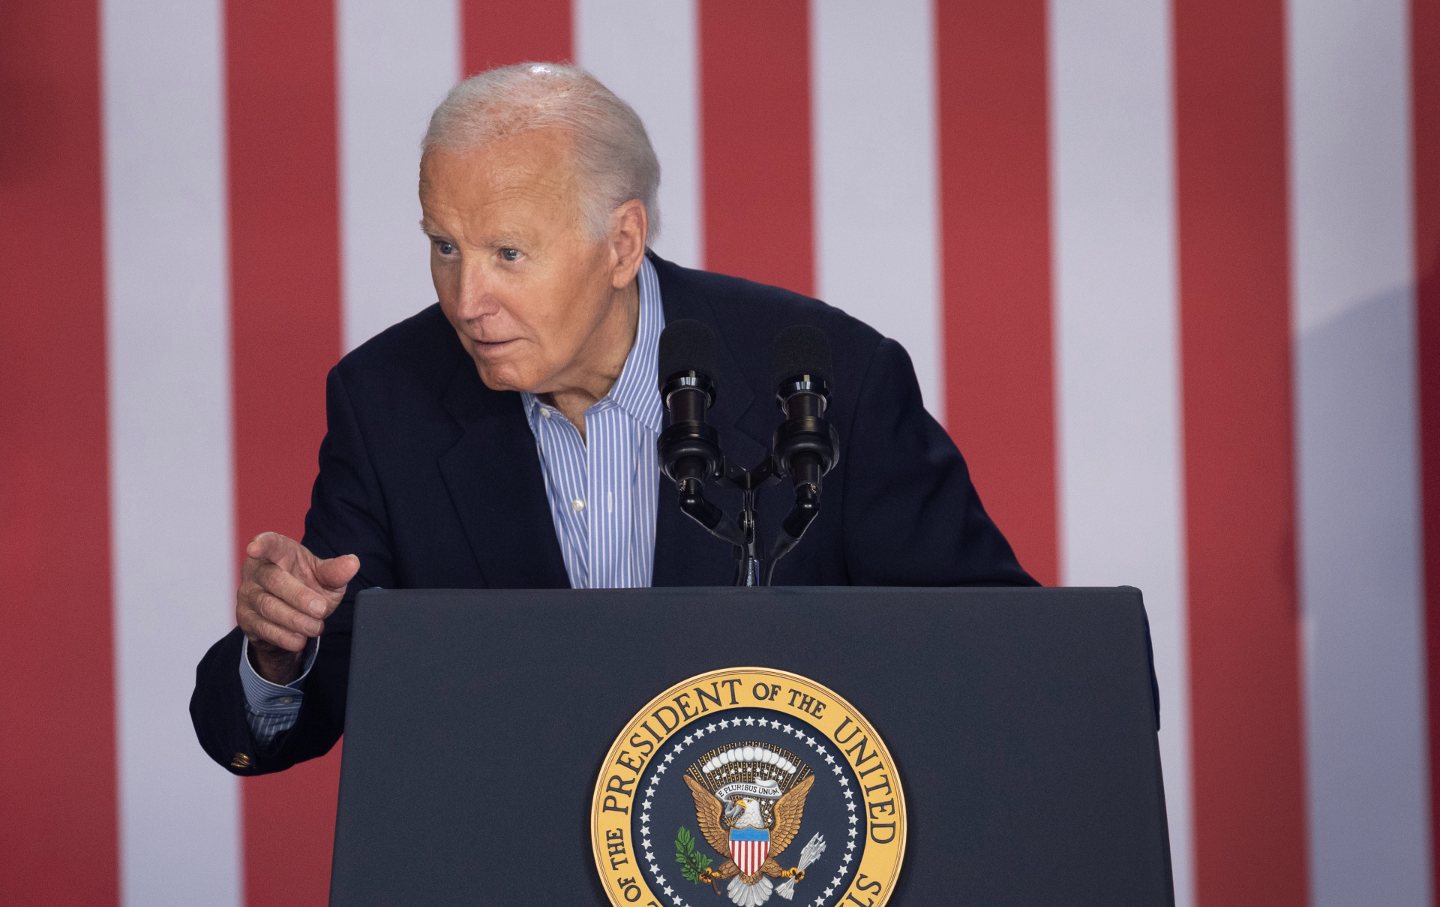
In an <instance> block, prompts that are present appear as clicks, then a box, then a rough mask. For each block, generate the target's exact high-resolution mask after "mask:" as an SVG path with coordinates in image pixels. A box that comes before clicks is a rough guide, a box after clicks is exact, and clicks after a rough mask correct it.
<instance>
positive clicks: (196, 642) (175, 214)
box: [0, 0, 1440, 905]
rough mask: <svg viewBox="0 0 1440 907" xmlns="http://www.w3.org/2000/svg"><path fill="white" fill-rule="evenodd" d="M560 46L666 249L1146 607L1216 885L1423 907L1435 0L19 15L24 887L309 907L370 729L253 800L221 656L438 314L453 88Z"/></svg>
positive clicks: (1183, 813)
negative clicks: (625, 146) (925, 408)
mask: <svg viewBox="0 0 1440 907" xmlns="http://www.w3.org/2000/svg"><path fill="white" fill-rule="evenodd" d="M525 58H572V59H575V60H577V61H578V62H580V63H581V64H582V65H584V66H587V67H589V68H590V69H591V70H592V71H594V72H595V73H596V74H597V75H599V76H600V77H601V78H602V79H604V80H605V81H607V82H608V83H609V84H610V85H611V86H612V87H613V88H615V89H616V90H617V91H618V92H619V93H620V94H621V95H622V96H624V97H626V98H627V99H629V100H630V101H631V102H632V103H634V104H635V106H636V107H637V108H638V109H639V110H640V111H641V113H642V115H643V116H644V117H645V119H646V121H647V122H648V124H649V125H650V128H651V130H652V135H653V137H654V140H655V143H656V145H657V147H658V150H659V152H660V156H661V160H662V162H663V165H664V168H665V179H664V185H663V188H662V193H661V196H662V207H663V213H664V219H665V234H664V236H663V237H662V239H661V240H660V242H659V244H658V248H659V250H660V251H661V252H662V253H663V254H665V255H667V256H669V257H670V258H672V259H675V260H678V261H680V262H682V263H687V264H694V265H699V266H705V267H710V268H712V269H716V270H724V271H732V272H738V273H742V274H746V275H748V276H752V277H755V278H758V279H761V280H767V281H771V282H775V283H780V284H784V285H787V286H790V287H793V288H796V289H799V290H802V291H807V292H814V293H817V294H819V295H821V296H823V297H825V298H827V299H828V300H830V301H832V302H834V303H837V304H839V305H841V306H843V307H844V308H847V309H849V310H850V311H852V312H854V313H855V314H857V315H859V316H861V317H862V318H865V319H867V320H869V321H871V322H872V323H874V324H875V325H877V326H878V327H880V328H881V329H882V330H884V331H885V332H887V333H889V334H891V335H892V336H895V337H897V338H899V339H900V340H902V341H903V342H904V343H905V345H906V346H907V347H908V348H909V349H910V351H911V353H912V355H913V356H914V358H915V362H916V366H917V368H918V371H919V374H920V378H921V381H922V384H923V386H924V387H925V389H926V393H927V399H928V400H929V403H930V406H931V408H932V409H933V410H934V411H935V412H936V413H938V414H941V415H942V416H943V418H944V419H945V421H946V423H947V424H948V426H949V427H950V429H951V431H952V432H953V433H954V435H955V436H956V438H957V439H958V440H959V441H960V443H961V445H962V447H963V448H964V449H965V450H966V452H967V453H968V454H969V456H970V457H971V462H972V465H973V468H974V472H975V475H976V478H977V482H978V484H979V487H980V489H981V491H982V493H983V494H984V496H985V498H986V500H987V502H988V503H989V505H990V507H991V509H992V510H993V512H994V513H995V514H996V515H997V517H998V519H999V521H1000V523H1001V525H1002V526H1003V527H1004V528H1005V529H1006V530H1007V532H1008V533H1009V535H1010V537H1011V538H1012V539H1013V540H1014V542H1015V543H1016V547H1017V548H1018V550H1019V552H1020V555H1021V557H1022V559H1023V560H1024V562H1025V563H1026V564H1027V565H1029V566H1030V568H1031V569H1032V570H1033V571H1034V572H1035V573H1036V574H1037V575H1038V576H1040V577H1041V578H1042V579H1044V580H1046V581H1047V582H1063V583H1070V584H1113V583H1131V584H1135V585H1138V586H1140V587H1142V588H1143V589H1144V590H1145V593H1146V601H1147V604H1148V606H1149V609H1150V615H1151V621H1152V628H1153V632H1154V642H1155V659H1156V667H1157V671H1158V673H1159V677H1160V683H1161V687H1162V695H1163V699H1164V717H1165V727H1164V730H1163V732H1162V734H1161V741H1162V751H1163V756H1164V768H1165V775H1166V785H1167V795H1168V801H1169V802H1168V805H1169V811H1170V822H1171V843H1172V848H1173V853H1174V863H1175V880H1176V886H1177V894H1178V896H1179V901H1180V903H1181V904H1195V903H1203V904H1206V905H1231V904H1247V905H1248V904H1257V905H1260V904H1263V905H1284V904H1305V903H1315V904H1337V905H1350V904H1377V905H1382V904H1396V905H1414V904H1425V903H1430V902H1431V901H1432V890H1433V888H1434V877H1435V876H1434V866H1435V859H1434V850H1433V842H1434V841H1435V840H1437V838H1436V835H1435V834H1434V831H1433V828H1434V826H1433V822H1434V816H1435V815H1436V813H1437V810H1436V809H1435V801H1434V800H1432V794H1431V790H1432V787H1434V785H1432V777H1433V776H1434V775H1435V768H1436V766H1437V765H1440V695H1437V694H1440V626H1433V625H1432V626H1430V628H1429V630H1428V632H1427V614H1440V610H1437V609H1440V0H1408V2H1407V0H1367V2H1365V3H1357V2H1354V0H1292V2H1289V3H1285V2H1283V0H1205V2H1201V0H1175V2H1173V3H1172V4H1166V3H1157V2H1154V0H1051V2H1050V3H1049V4H1048V5H1047V4H1046V3H1042V2H1034V0H1030V2H1020V0H931V2H926V0H888V2H883V3H882V2H878V0H875V2H860V0H814V2H811V3H809V4H807V3H805V2H800V0H753V2H736V0H730V2H718V0H717V2H708V3H702V2H699V0H524V2H522V0H492V2H484V0H412V2H408V3H405V4H391V3H383V2H378V0H371V2H365V0H339V2H338V3H331V2H327V0H286V2H279V0H247V2H238V0H232V2H228V3H226V2H223V0H67V2H56V0H7V2H4V3H3V4H0V306H3V309H0V312H3V317H0V564H3V566H4V570H3V577H4V594H3V597H4V605H3V607H4V618H3V621H0V688H3V690H4V695H3V696H0V903H4V904H45V903H56V904H102V903H111V902H124V903H126V904H132V905H154V904H240V903H242V902H243V903H245V904H248V905H268V904H277V905H278V904H286V905H290V904H306V903H320V902H322V901H323V898H324V894H325V891H326V887H327V877H328V866H329V864H328V859H329V847H330V839H331V830H332V821H333V809H334V787H335V779H336V768H337V764H338V760H337V759H336V758H335V756H333V755H332V756H331V757H329V758H327V759H325V760H322V761H321V762H319V763H317V764H312V765H308V766H305V767H303V768H300V769H297V770H295V771H292V772H289V773H286V774H284V775H281V776H278V777H272V778H265V779H257V780H253V781H248V782H246V783H245V784H243V785H242V784H239V783H237V782H236V781H234V780H233V779H231V778H230V777H229V776H228V775H227V774H226V773H225V772H224V771H222V770H221V769H220V768H218V767H217V766H215V765H213V764H210V763H209V762H208V761H207V760H206V759H205V757H204V756H203V755H202V754H201V752H200V749H199V747H198V746H197V745H196V744H195V742H194V740H193V739H192V736H191V731H190V726H189V721H188V719H187V716H186V710H185V709H186V701H187V697H188V695H189V689H190V684H191V666H192V665H193V663H194V662H195V660H196V659H197V658H198V657H199V655H200V654H201V652H202V651H203V650H204V648H205V647H206V646H207V645H208V644H209V643H210V642H211V641H212V640H213V639H215V638H216V637H218V636H219V635H220V634H221V633H223V632H224V631H225V630H226V629H228V627H229V626H230V624H231V621H232V616H231V601H232V598H231V597H232V595H233V591H232V590H233V581H234V571H235V567H236V562H237V556H238V551H239V549H240V545H241V543H242V542H243V540H245V539H246V538H248V537H249V536H251V535H252V534H254V533H255V532H257V531H259V530H262V529H279V530H282V531H289V532H297V531H298V530H299V527H300V520H301V517H302V514H303V512H304V508H305V503H306V500H307V493H308V485H309V482H310V479H311V475H312V470H313V467H314V462H315V450H316V444H317V441H318V439H319V435H320V433H321V427H322V376H323V374H324V372H325V370H326V368H327V367H328V366H329V365H330V364H331V363H332V362H333V361H334V360H335V359H336V358H337V357H338V356H339V355H340V354H341V352H342V351H343V350H345V349H348V348H350V347H351V346H353V345H355V344H356V343H358V342H359V341H361V340H363V339H364V338H366V337H367V336H369V335H371V334H372V333H374V332H375V331H377V330H379V329H380V328H382V327H384V326H385V325H387V324H389V323H391V322H393V321H394V320H396V319H398V318H400V317H402V316H404V315H406V314H408V313H410V312H412V311H414V310H416V309H417V308H419V307H421V306H423V305H424V304H426V303H428V302H429V301H430V300H431V299H432V298H433V296H432V294H431V289H430V287H429V282H428V276H427V273H426V255H425V243H424V241H423V239H422V238H421V236H420V233H419V231H418V230H417V229H416V226H415V222H416V219H417V215H418V206H417V204H416V200H415V188H414V182H415V175H416V144H417V140H418V137H419V135H420V132H421V130H422V128H423V124H424V121H425V117H426V114H427V112H428V110H429V109H430V108H431V106H432V105H433V104H434V103H435V102H436V101H437V100H438V99H439V98H440V97H441V96H442V94H443V92H444V91H445V89H446V88H447V87H448V86H449V85H450V84H451V83H452V82H453V81H454V80H455V79H456V78H457V77H459V76H460V75H461V74H462V73H468V72H471V71H475V70H477V69H480V68H484V67H486V66H489V65H492V64H498V63H504V62H510V61H514V60H519V59H525ZM1427 606H1428V610H1427ZM1433 623H1437V622H1433V621H1432V624H1433ZM957 819H959V820H960V821H963V820H964V817H963V816H961V817H957ZM262 827H263V828H264V829H265V831H264V832H263V833H262V831H261V829H262Z"/></svg>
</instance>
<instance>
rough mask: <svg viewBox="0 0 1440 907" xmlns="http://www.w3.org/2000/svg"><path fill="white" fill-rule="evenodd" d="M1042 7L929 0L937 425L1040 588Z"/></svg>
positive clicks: (1044, 170) (1048, 526)
mask: <svg viewBox="0 0 1440 907" xmlns="http://www.w3.org/2000/svg"><path fill="white" fill-rule="evenodd" d="M1045 55H1046V17H1045V4H1044V3H1042V2H1038V0H1031V2H1016V0H955V2H948V3H936V4H935V56H936V63H937V66H938V72H937V92H938V103H939V111H938V118H939V119H938V128H939V137H940V224H941V237H940V251H941V270H942V287H943V292H944V324H945V360H944V361H945V401H946V406H945V417H946V422H947V424H948V426H949V428H950V432H951V434H953V435H954V436H955V439H956V441H957V442H958V443H959V444H960V448H961V449H962V450H964V451H965V455H966V457H967V458H968V459H969V461H970V468H971V471H972V472H973V473H974V475H975V477H976V486H977V487H978V488H980V489H981V491H982V493H983V494H984V496H985V503H986V506H987V508H988V509H989V510H990V512H991V513H992V514H993V515H995V517H996V520H997V522H998V523H999V524H1000V526H1001V528H1002V529H1003V530H1004V531H1005V534H1006V535H1007V536H1008V537H1009V538H1010V541H1011V543H1012V544H1013V545H1014V546H1015V550H1016V553H1017V554H1018V555H1019V556H1020V560H1021V562H1022V563H1023V564H1024V565H1025V566H1026V568H1027V569H1028V570H1029V571H1030V572H1031V573H1032V574H1034V575H1035V577H1036V578H1037V579H1039V580H1040V581H1041V582H1044V583H1054V582H1055V581H1056V580H1057V578H1058V573H1059V571H1058V569H1057V559H1058V555H1057V551H1056V549H1057V535H1056V532H1057V528H1056V509H1055V493H1056V487H1055V478H1054V477H1055V468H1056V464H1055V424H1054V423H1055V400H1054V386H1053V385H1054V374H1053V365H1052V361H1051V349H1052V341H1051V312H1050V179H1049V125H1048V111H1047V104H1048V99H1047V92H1046V69H1045V66H1046V61H1045Z"/></svg>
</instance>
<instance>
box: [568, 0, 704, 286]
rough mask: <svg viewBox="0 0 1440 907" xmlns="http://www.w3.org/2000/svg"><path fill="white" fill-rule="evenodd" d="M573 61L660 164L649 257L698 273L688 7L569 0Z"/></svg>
mask: <svg viewBox="0 0 1440 907" xmlns="http://www.w3.org/2000/svg"><path fill="white" fill-rule="evenodd" d="M574 9H575V11H574V16H575V59H576V62H578V63H579V64H580V65H581V66H583V67H585V68H586V69H587V70H589V71H590V72H591V73H592V74H594V76H595V77H596V78H597V79H599V80H600V81H602V82H604V83H605V84H606V85H607V86H608V87H609V88H610V90H611V91H613V92H615V93H616V94H617V95H619V96H620V97H622V98H624V99H625V101H626V102H627V103H628V104H630V106H632V107H634V108H635V111H636V112H637V113H639V114H640V118H641V119H642V120H644V121H645V129H646V131H647V132H649V133H650V143H651V144H652V145H654V146H655V153H656V154H657V155H658V156H659V158H660V172H661V179H660V200H659V201H660V215H661V226H662V229H661V233H660V239H659V241H658V242H656V243H655V250H656V251H657V252H659V253H660V254H661V255H663V256H665V257H666V258H668V259H669V260H671V261H673V262H675V263H677V264H681V265H685V266H686V267H692V268H693V267H699V266H700V264H701V262H702V261H703V260H704V259H703V257H702V255H703V253H702V249H703V248H704V245H703V242H704V240H703V226H702V225H703V218H702V215H701V201H700V199H701V189H700V100H699V91H700V88H699V74H698V71H697V70H698V67H699V57H698V51H697V48H696V42H697V37H696V27H697V26H696V22H695V4H694V2H693V0H630V2H627V3H625V4H623V5H621V4H617V3H615V2H613V0H575V8H574Z"/></svg>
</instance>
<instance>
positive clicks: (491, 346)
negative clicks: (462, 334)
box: [470, 338, 516, 355]
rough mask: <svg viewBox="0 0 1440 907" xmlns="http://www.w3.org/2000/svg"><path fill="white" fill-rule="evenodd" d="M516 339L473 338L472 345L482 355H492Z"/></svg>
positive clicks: (507, 346) (504, 348)
mask: <svg viewBox="0 0 1440 907" xmlns="http://www.w3.org/2000/svg"><path fill="white" fill-rule="evenodd" d="M515 342H516V341H515V339H514V338H511V339H509V340H474V339H471V341H470V347H471V349H473V350H474V351H475V352H476V353H479V354H481V355H490V354H494V353H499V352H502V351H504V350H506V349H508V348H509V347H510V346H512V345H513V344H514V343H515Z"/></svg>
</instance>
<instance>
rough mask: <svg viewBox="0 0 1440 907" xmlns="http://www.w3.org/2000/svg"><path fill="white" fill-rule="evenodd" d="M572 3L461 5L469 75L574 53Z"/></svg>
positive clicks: (513, 0) (533, 0) (477, 1)
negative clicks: (497, 67)
mask: <svg viewBox="0 0 1440 907" xmlns="http://www.w3.org/2000/svg"><path fill="white" fill-rule="evenodd" d="M572 34H573V26H572V24H571V11H570V0H462V3H461V7H460V35H461V49H462V57H463V59H464V67H465V74H466V75H469V74H472V73H477V72H480V71H481V70H485V69H493V68H494V67H496V66H505V65H507V64H510V63H523V62H525V61H527V60H568V59H570V57H571V55H572V54H574V52H575V51H574V50H573V49H572V45H573V37H572Z"/></svg>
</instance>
